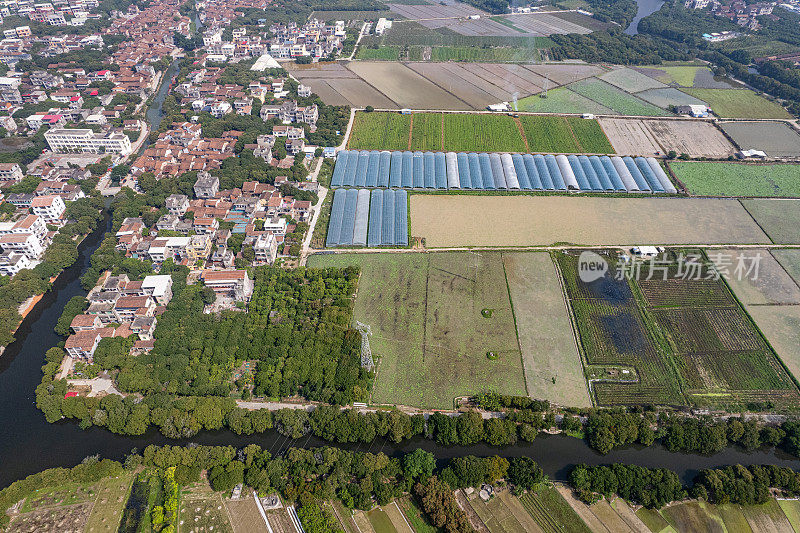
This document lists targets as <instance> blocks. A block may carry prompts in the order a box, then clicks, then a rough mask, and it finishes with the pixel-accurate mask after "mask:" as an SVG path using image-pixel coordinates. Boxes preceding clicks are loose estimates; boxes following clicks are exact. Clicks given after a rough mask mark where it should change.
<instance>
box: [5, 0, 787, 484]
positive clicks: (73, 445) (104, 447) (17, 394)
mask: <svg viewBox="0 0 800 533" xmlns="http://www.w3.org/2000/svg"><path fill="white" fill-rule="evenodd" d="M643 1H644V0H643ZM176 68H177V64H176V63H173V65H172V66H171V67H170V68H169V69H168V71H167V73H165V75H164V78H163V80H162V85H161V87H160V88H159V91H158V92H157V94H156V97H155V98H154V102H153V106H152V107H151V108H150V109H148V111H147V119H148V121H149V122H150V124H151V127H152V128H153V129H156V128H158V123H159V122H160V120H161V118H162V115H161V109H160V107H161V104H162V103H163V101H164V97H166V92H167V88H168V87H169V83H170V79H171V77H172V75H173V74H174V72H175V69H176ZM110 228H111V219H110V217H109V216H108V215H107V214H106V217H105V219H104V222H103V223H101V224H100V225H99V227H98V228H97V230H95V231H94V232H93V233H92V234H91V235H89V236H88V237H87V238H86V239H84V241H83V242H82V243H81V244H80V246H79V247H78V250H79V257H78V260H77V261H76V262H75V264H74V265H73V266H72V267H70V268H68V269H66V270H65V271H64V272H63V273H62V275H61V276H60V277H59V278H58V280H57V281H56V282H55V283H54V284H53V287H52V289H51V290H50V291H48V292H47V293H46V294H45V295H44V297H43V298H42V300H41V301H40V302H39V303H38V305H37V306H36V307H35V309H34V310H33V311H32V312H31V313H29V314H28V316H27V317H26V318H25V320H23V322H22V324H21V325H20V327H19V329H18V331H17V333H16V335H15V336H16V338H17V340H16V341H14V342H13V343H11V344H10V345H8V347H7V349H6V351H5V353H4V354H3V355H2V356H1V357H0V406H1V407H0V487H5V486H7V485H8V484H10V483H11V482H12V481H14V480H16V479H19V478H22V477H25V476H27V475H29V474H32V473H34V472H38V471H40V470H43V469H45V468H52V467H56V466H73V465H75V464H77V463H79V462H80V461H81V460H82V459H83V458H85V457H87V456H90V455H95V454H99V455H100V456H102V457H107V458H111V459H117V460H121V459H123V458H124V456H125V455H126V454H127V453H129V452H130V451H131V450H132V449H134V448H137V449H139V450H141V449H143V448H144V447H145V446H147V445H149V444H159V445H163V444H188V443H190V442H192V443H197V444H203V445H209V446H211V445H217V446H222V445H232V446H236V447H244V446H246V445H247V444H258V445H260V446H261V447H262V448H264V449H267V450H271V451H272V452H273V453H279V452H281V451H283V450H286V449H287V448H289V447H291V446H302V447H314V446H325V445H331V443H328V442H325V441H323V440H321V439H318V438H316V437H312V436H307V437H302V438H300V439H297V440H292V439H289V438H287V437H284V436H282V435H280V434H278V433H277V432H275V431H269V432H266V433H264V434H260V435H254V436H239V435H235V434H234V433H232V432H230V431H214V432H204V433H201V434H199V435H197V436H196V437H194V438H192V439H189V440H182V441H176V440H170V439H167V438H166V437H164V436H163V435H161V434H160V433H159V432H158V431H157V430H150V431H149V432H147V433H146V434H145V435H142V436H140V437H125V436H119V435H114V434H113V433H111V432H109V431H106V430H105V429H102V428H96V427H93V428H90V429H88V430H82V429H80V427H79V426H78V424H77V423H75V422H73V421H62V422H59V423H56V424H48V423H47V421H46V420H45V418H44V415H43V414H42V413H41V412H40V411H39V410H38V409H37V408H36V403H35V397H34V390H35V389H36V386H37V385H38V384H39V383H40V382H41V379H42V372H41V367H42V365H43V364H44V353H45V351H47V349H49V348H51V347H53V346H55V345H56V344H58V343H59V342H60V341H61V340H62V338H61V337H59V336H58V335H56V333H55V332H54V331H53V328H54V327H55V324H56V321H57V320H58V317H59V316H60V315H61V312H62V310H63V308H64V305H65V304H66V303H67V301H69V299H70V298H72V297H73V296H77V295H81V296H84V295H85V294H86V291H85V290H84V289H83V288H82V287H81V285H80V276H81V275H82V274H83V273H84V272H85V271H86V269H87V267H88V266H89V258H90V257H91V254H92V253H93V252H94V251H95V250H96V249H97V247H98V246H99V245H100V242H101V240H102V237H103V234H104V233H105V232H106V231H109V230H110ZM31 332H35V333H34V334H31ZM342 447H344V448H347V449H350V450H359V451H370V452H373V453H377V452H379V451H382V452H384V453H386V454H389V455H392V454H399V453H404V452H409V451H411V450H414V449H416V448H423V449H425V450H428V451H430V452H432V453H433V454H434V455H435V456H436V457H437V458H438V459H448V458H451V457H457V456H462V455H468V454H473V455H479V456H487V455H494V454H501V455H504V456H507V457H515V456H523V455H524V456H529V457H532V458H533V459H535V460H536V461H537V462H538V463H539V464H540V465H541V467H542V469H543V470H544V471H545V473H547V474H548V475H549V476H551V477H552V478H554V479H565V477H566V475H567V474H568V473H569V470H570V469H571V467H572V466H573V465H575V464H578V463H586V464H605V463H612V462H622V463H628V464H638V465H641V466H646V467H665V468H670V469H672V470H674V471H676V472H677V473H678V474H679V475H680V476H681V478H682V479H683V480H684V481H685V482H690V481H691V480H692V478H693V477H694V475H695V474H696V473H697V471H698V470H699V469H702V468H713V467H718V466H724V465H731V464H737V463H740V464H745V465H748V464H765V463H769V464H776V465H780V466H790V467H792V468H795V469H797V470H800V459H798V458H796V457H793V456H790V455H788V454H785V453H783V452H782V451H780V450H759V451H757V452H753V453H747V452H745V451H743V450H742V449H740V448H735V447H731V448H728V449H726V450H724V451H723V452H721V453H718V454H716V455H713V456H710V457H706V456H701V455H694V454H684V453H671V452H668V451H667V450H666V449H665V448H663V447H662V446H660V445H655V446H650V447H649V448H642V447H638V446H628V447H626V448H623V449H618V450H614V451H612V452H611V453H609V454H608V455H605V456H604V455H600V454H599V453H597V452H595V451H594V450H592V449H590V448H589V447H588V446H587V444H586V443H585V442H584V441H582V440H579V439H575V438H571V437H567V436H564V435H544V434H543V435H541V436H539V437H538V438H537V439H536V440H535V441H534V442H532V443H520V444H517V445H514V446H508V447H505V448H502V449H500V448H493V447H490V446H487V445H484V444H480V445H475V446H469V447H463V446H453V447H443V446H438V445H437V444H436V443H435V442H432V441H429V440H425V439H421V438H418V439H413V440H409V441H406V442H403V443H401V444H399V445H397V444H394V443H391V442H389V441H387V440H385V439H380V440H377V441H375V442H373V443H371V444H366V445H346V446H342Z"/></svg>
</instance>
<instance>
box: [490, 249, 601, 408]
mask: <svg viewBox="0 0 800 533" xmlns="http://www.w3.org/2000/svg"><path fill="white" fill-rule="evenodd" d="M503 264H504V265H505V269H506V279H507V282H508V287H509V290H510V292H511V303H512V305H513V307H514V316H515V318H516V324H517V334H518V335H519V344H520V347H521V349H522V364H523V366H524V367H525V381H526V383H527V386H528V394H529V395H530V396H531V397H533V398H547V399H548V400H550V401H551V402H552V403H554V404H557V405H563V406H570V407H591V405H592V403H591V400H590V399H589V393H588V391H587V390H586V379H585V378H584V376H583V366H582V364H581V358H580V354H579V353H578V349H577V346H576V344H575V336H574V335H573V333H572V326H571V324H570V320H569V316H568V315H567V308H566V306H565V304H564V297H563V295H562V293H561V288H560V282H559V279H558V273H557V272H556V269H555V265H554V264H553V261H552V259H551V258H550V254H548V253H546V252H521V253H504V254H503Z"/></svg>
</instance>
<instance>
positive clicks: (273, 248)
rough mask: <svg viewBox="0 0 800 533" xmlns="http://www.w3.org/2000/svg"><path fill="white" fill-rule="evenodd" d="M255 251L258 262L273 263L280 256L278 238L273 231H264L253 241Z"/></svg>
mask: <svg viewBox="0 0 800 533" xmlns="http://www.w3.org/2000/svg"><path fill="white" fill-rule="evenodd" d="M253 251H254V252H255V254H256V263H258V264H262V265H264V264H265V265H271V264H272V263H274V262H275V258H276V257H277V256H278V240H277V239H276V238H275V235H273V234H272V233H269V232H264V233H262V234H261V235H259V236H258V238H257V239H256V240H255V242H254V243H253Z"/></svg>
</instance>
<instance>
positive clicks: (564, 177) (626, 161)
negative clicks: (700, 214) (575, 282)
mask: <svg viewBox="0 0 800 533" xmlns="http://www.w3.org/2000/svg"><path fill="white" fill-rule="evenodd" d="M331 186H332V187H391V188H400V189H439V190H442V189H481V190H497V189H500V190H547V191H559V190H560V191H567V190H571V191H589V192H642V193H648V192H652V193H663V192H667V193H676V192H677V190H676V189H675V186H674V185H673V184H672V182H671V181H670V180H669V177H667V174H666V172H664V169H663V168H661V165H660V164H659V163H658V161H657V160H656V159H655V158H653V157H630V156H626V157H619V156H596V155H592V156H586V155H553V154H508V153H502V154H500V153H474V152H471V153H464V152H460V153H455V152H446V153H445V152H411V151H406V152H387V151H383V152H380V151H375V150H373V151H369V150H362V151H358V150H342V151H341V152H339V154H338V156H337V157H336V166H335V167H334V170H333V177H332V179H331Z"/></svg>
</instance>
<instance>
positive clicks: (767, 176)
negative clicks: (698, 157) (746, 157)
mask: <svg viewBox="0 0 800 533" xmlns="http://www.w3.org/2000/svg"><path fill="white" fill-rule="evenodd" d="M669 166H670V168H671V169H672V171H673V172H674V173H675V176H677V177H678V179H679V180H680V181H681V182H683V184H684V185H686V188H687V189H688V190H689V193H691V194H694V195H698V196H761V197H800V165H789V164H779V165H751V164H742V163H717V162H686V161H671V162H670V163H669Z"/></svg>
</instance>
